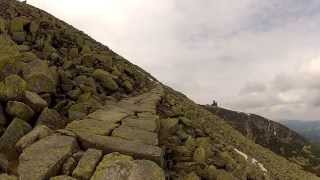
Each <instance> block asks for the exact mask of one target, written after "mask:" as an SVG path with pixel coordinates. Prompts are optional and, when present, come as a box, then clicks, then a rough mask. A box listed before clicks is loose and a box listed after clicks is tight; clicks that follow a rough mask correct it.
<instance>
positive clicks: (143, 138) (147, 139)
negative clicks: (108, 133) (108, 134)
mask: <svg viewBox="0 0 320 180" xmlns="http://www.w3.org/2000/svg"><path fill="white" fill-rule="evenodd" d="M112 136H114V137H120V138H123V139H128V140H132V141H136V142H141V143H143V144H149V145H158V143H159V141H158V134H157V133H153V132H150V131H145V130H141V129H137V128H132V127H129V126H124V125H122V126H120V127H119V128H116V129H115V130H113V132H112Z"/></svg>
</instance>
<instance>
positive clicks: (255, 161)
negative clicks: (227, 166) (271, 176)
mask: <svg viewBox="0 0 320 180" xmlns="http://www.w3.org/2000/svg"><path fill="white" fill-rule="evenodd" d="M251 163H252V164H255V165H257V166H258V167H259V168H260V169H261V171H263V172H268V170H267V169H266V168H265V167H264V166H263V164H261V163H259V161H257V160H256V159H254V158H252V159H251Z"/></svg>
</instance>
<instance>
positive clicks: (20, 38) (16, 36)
mask: <svg viewBox="0 0 320 180" xmlns="http://www.w3.org/2000/svg"><path fill="white" fill-rule="evenodd" d="M26 37H27V33H26V32H13V33H12V40H14V41H15V42H17V43H19V44H21V43H23V42H24V41H25V40H26Z"/></svg>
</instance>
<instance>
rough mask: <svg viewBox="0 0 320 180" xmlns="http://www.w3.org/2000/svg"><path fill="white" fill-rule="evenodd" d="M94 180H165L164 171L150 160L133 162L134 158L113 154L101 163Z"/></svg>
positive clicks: (105, 157) (106, 156)
mask: <svg viewBox="0 0 320 180" xmlns="http://www.w3.org/2000/svg"><path fill="white" fill-rule="evenodd" d="M91 179H92V180H109V179H110V180H112V179H117V180H128V179H130V180H140V179H147V180H165V175H164V172H163V170H162V169H161V168H160V167H159V166H158V165H157V164H156V163H154V162H152V161H148V160H133V158H132V157H130V156H126V155H121V154H119V153H111V154H108V155H105V156H104V158H103V160H102V161H101V162H100V163H99V165H98V167H97V169H96V172H95V173H94V175H93V177H92V178H91Z"/></svg>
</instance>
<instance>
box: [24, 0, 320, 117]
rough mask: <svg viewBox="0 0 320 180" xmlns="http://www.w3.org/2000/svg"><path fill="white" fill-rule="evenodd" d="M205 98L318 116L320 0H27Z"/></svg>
mask: <svg viewBox="0 0 320 180" xmlns="http://www.w3.org/2000/svg"><path fill="white" fill-rule="evenodd" d="M28 3H29V4H32V5H34V6H36V7H39V8H41V9H44V10H46V11H48V12H49V13H51V14H53V15H55V16H56V17H58V18H60V19H62V20H64V21H66V22H67V23H69V24H71V25H73V26H74V27H76V28H78V29H80V30H82V31H84V32H85V33H87V34H89V35H90V36H91V37H93V38H94V39H96V40H98V41H99V42H102V43H103V44H105V45H107V46H108V47H110V48H111V49H113V50H114V51H115V52H117V53H118V54H120V55H122V56H123V57H125V58H126V59H128V60H129V61H131V62H132V63H134V64H137V65H139V66H140V67H142V68H144V69H145V70H147V71H148V72H150V73H151V74H152V75H154V76H155V77H156V78H157V79H158V80H159V81H161V82H163V83H165V84H167V85H169V86H171V87H173V88H175V89H176V90H179V91H181V92H183V93H184V94H186V95H187V96H188V97H190V98H191V99H192V100H194V101H195V102H197V103H200V104H211V102H212V101H213V100H216V101H217V102H218V104H219V106H222V107H226V108H230V109H233V110H237V111H245V112H247V113H256V114H259V115H263V116H266V117H268V118H271V119H273V120H293V119H294V120H320V31H319V29H320V11H319V9H320V1H319V0H281V1H279V0H241V1H235V0H198V1H195V0H183V1H182V0H161V1H150V0H90V1H88V0H68V1H66V0H54V1H52V0H28Z"/></svg>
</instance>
